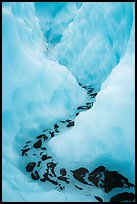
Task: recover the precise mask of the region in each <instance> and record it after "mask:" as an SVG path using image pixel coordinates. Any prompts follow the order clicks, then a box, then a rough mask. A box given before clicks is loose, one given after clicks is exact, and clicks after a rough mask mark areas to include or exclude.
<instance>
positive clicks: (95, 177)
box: [88, 166, 134, 193]
mask: <svg viewBox="0 0 137 204" xmlns="http://www.w3.org/2000/svg"><path fill="white" fill-rule="evenodd" d="M88 179H89V181H91V182H92V183H93V184H94V185H95V186H97V187H100V188H104V190H105V192H106V193H108V192H110V191H111V190H112V189H113V188H120V187H121V188H122V187H127V188H129V187H134V185H133V184H131V183H129V182H128V179H127V178H126V177H124V176H123V175H121V174H119V173H118V172H117V171H108V170H107V169H106V168H105V167H104V166H100V167H98V168H96V169H95V170H94V171H92V172H91V173H90V174H89V177H88Z"/></svg>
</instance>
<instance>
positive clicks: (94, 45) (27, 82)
mask: <svg viewBox="0 0 137 204" xmlns="http://www.w3.org/2000/svg"><path fill="white" fill-rule="evenodd" d="M40 5H42V4H40V3H39V2H37V3H35V4H34V3H32V2H30V3H29V2H25V3H24V2H20V3H19V2H17V3H14V2H9V3H8V2H3V4H2V85H3V86H2V145H3V148H2V165H3V168H2V170H3V175H2V177H3V178H2V180H3V181H2V187H3V201H4V202H5V201H10V202H11V201H45V197H46V201H72V200H75V201H82V200H83V201H85V200H86V201H91V200H92V201H95V199H93V198H92V199H91V198H89V197H86V196H83V195H79V194H77V193H75V192H72V191H69V192H67V193H62V192H58V191H56V190H54V189H53V190H47V191H45V190H44V186H43V185H42V184H39V183H34V182H33V181H31V180H30V179H29V178H28V177H27V175H26V173H25V171H24V166H23V164H20V163H19V161H20V152H19V151H20V149H19V148H20V147H21V145H22V144H23V143H24V141H25V140H26V137H29V138H33V137H34V135H35V134H36V133H37V132H38V131H39V130H42V129H43V128H47V127H49V126H51V125H52V124H54V123H55V122H56V121H57V120H58V119H66V118H67V117H69V116H71V115H73V114H74V113H75V112H76V110H77V107H78V106H80V105H82V104H83V103H85V101H86V91H85V90H84V89H82V88H81V87H80V86H79V84H78V83H77V81H78V82H79V83H82V84H83V85H87V86H89V85H90V86H92V87H94V88H95V89H97V90H98V89H100V86H101V84H102V82H103V81H104V80H105V79H106V78H107V76H108V75H109V74H110V72H111V71H112V69H113V68H114V67H115V66H116V65H117V64H118V63H119V62H120V60H121V57H122V56H123V55H124V52H125V50H126V46H127V42H128V39H129V37H130V31H131V27H132V20H133V14H132V3H108V4H105V3H103V4H102V3H99V4H96V3H83V4H81V3H80V2H75V3H74V4H73V3H72V2H71V3H70V4H69V3H68V4H65V3H64V4H63V3H62V4H61V3H60V5H59V4H58V5H59V7H60V8H57V9H56V6H57V5H56V3H47V2H46V3H45V6H46V7H45V8H44V10H45V12H44V10H43V9H42V8H41V7H40ZM50 6H51V7H50ZM49 8H50V10H49ZM62 15H64V16H65V17H64V19H63V20H62ZM133 38H134V36H132V38H131V39H133ZM131 41H132V40H130V43H131ZM131 50H132V49H131V48H129V47H128V51H127V54H126V55H125V57H124V58H123V60H122V61H121V63H120V64H119V67H117V69H114V71H113V72H112V73H111V76H110V78H109V79H108V80H107V81H106V82H105V84H104V85H103V87H104V89H102V90H101V92H100V93H99V94H98V96H97V102H96V103H95V105H94V107H93V109H91V110H90V111H88V112H86V113H81V114H80V116H79V117H78V118H77V119H76V126H75V127H74V128H73V129H71V130H70V131H69V132H67V133H63V134H62V135H60V136H59V137H57V138H56V139H54V138H53V139H52V140H51V142H50V143H49V148H50V149H51V151H53V152H54V154H55V155H56V156H57V157H58V159H60V161H63V162H64V163H65V160H66V161H68V163H67V164H66V165H67V166H69V165H70V166H71V167H77V165H80V164H83V165H89V163H90V165H91V166H92V165H93V166H92V167H94V166H95V165H96V164H100V161H102V162H104V164H105V165H106V163H105V162H107V165H108V167H109V168H110V165H109V164H111V165H112V169H113V167H115V168H117V169H119V171H121V173H123V172H124V173H125V175H126V176H128V177H129V178H130V179H131V180H132V182H134V176H132V174H134V162H133V161H134V148H133V145H134V119H133V118H134V81H133V77H134V62H133V61H134V53H133V52H131V53H130V51H131ZM130 54H131V55H130ZM131 68H132V69H131ZM129 84H130V86H129ZM125 87H126V88H125ZM112 102H113V103H112ZM106 104H107V106H106ZM123 104H124V105H123ZM106 113H108V115H107V114H106ZM112 116H113V117H112ZM129 124H130V126H129ZM97 126H98V127H99V128H98V131H96V130H97ZM127 127H129V128H127ZM89 133H90V134H89ZM110 135H111V136H110ZM125 138H126V141H125ZM111 141H113V145H112V144H111ZM123 143H124V146H122V147H121V145H120V144H123ZM77 144H78V145H77ZM108 147H109V148H108ZM117 149H120V150H121V152H122V153H121V154H119V151H116V150H117ZM61 151H63V157H62V154H61ZM101 155H104V161H103V159H102V157H101ZM125 155H126V157H125ZM85 157H86V159H85ZM91 161H94V164H93V163H92V164H91ZM114 161H115V162H114Z"/></svg>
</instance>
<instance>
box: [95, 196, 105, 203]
mask: <svg viewBox="0 0 137 204" xmlns="http://www.w3.org/2000/svg"><path fill="white" fill-rule="evenodd" d="M94 197H95V198H96V199H97V200H98V201H99V202H103V199H102V198H100V197H99V196H94Z"/></svg>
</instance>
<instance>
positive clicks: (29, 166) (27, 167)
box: [26, 162, 36, 172]
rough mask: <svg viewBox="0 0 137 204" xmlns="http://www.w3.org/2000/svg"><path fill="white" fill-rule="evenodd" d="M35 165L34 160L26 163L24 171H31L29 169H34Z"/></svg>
mask: <svg viewBox="0 0 137 204" xmlns="http://www.w3.org/2000/svg"><path fill="white" fill-rule="evenodd" d="M35 166H36V163H35V162H30V163H29V164H27V166H26V171H28V172H31V171H32V170H33V169H34V167H35Z"/></svg>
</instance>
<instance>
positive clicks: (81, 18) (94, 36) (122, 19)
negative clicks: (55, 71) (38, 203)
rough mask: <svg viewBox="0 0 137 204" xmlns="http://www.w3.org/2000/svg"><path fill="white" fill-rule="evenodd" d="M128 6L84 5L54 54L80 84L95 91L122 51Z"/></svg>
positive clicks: (129, 12)
mask: <svg viewBox="0 0 137 204" xmlns="http://www.w3.org/2000/svg"><path fill="white" fill-rule="evenodd" d="M132 20H133V15H132V3H124V2H123V3H121V2H118V3H113V2H110V3H109V2H106V3H102V2H101V3H93V2H92V3H89V2H88V3H84V4H83V5H82V6H81V8H80V9H79V10H78V14H77V15H76V17H75V19H74V21H73V22H72V23H71V24H69V26H68V28H67V29H66V30H65V32H64V35H63V37H62V39H61V42H60V43H59V44H58V45H57V46H56V49H55V50H56V52H55V53H54V54H55V56H56V57H57V59H58V60H59V62H60V64H63V65H65V66H66V67H67V68H68V69H69V70H70V71H71V72H72V73H73V74H74V76H75V77H76V79H77V80H78V81H79V82H80V83H82V84H84V85H90V86H92V87H94V88H96V89H99V88H100V86H101V84H102V82H103V81H104V80H105V79H106V78H107V76H108V75H109V74H110V72H111V71H112V69H113V68H114V67H115V66H116V65H117V64H118V63H119V61H120V59H121V57H122V56H123V54H124V52H125V48H126V45H127V42H128V39H129V36H130V31H131V27H132Z"/></svg>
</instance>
